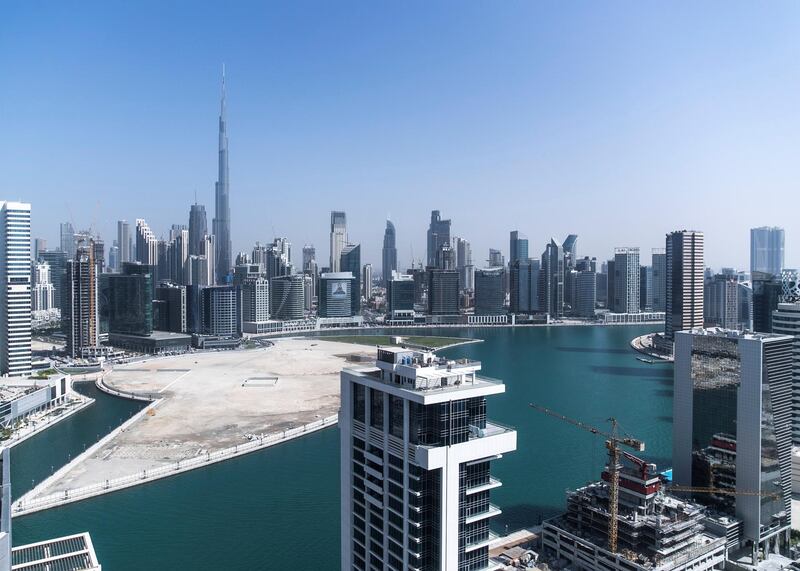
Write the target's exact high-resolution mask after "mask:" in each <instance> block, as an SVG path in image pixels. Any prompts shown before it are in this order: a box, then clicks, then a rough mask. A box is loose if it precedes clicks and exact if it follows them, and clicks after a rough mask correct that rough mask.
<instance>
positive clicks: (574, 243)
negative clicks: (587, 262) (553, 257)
mask: <svg viewBox="0 0 800 571" xmlns="http://www.w3.org/2000/svg"><path fill="white" fill-rule="evenodd" d="M561 248H562V250H563V251H564V267H565V268H574V267H575V262H576V260H577V259H578V235H577V234H570V235H569V236H567V237H566V238H565V239H564V243H563V244H562V245H561Z"/></svg>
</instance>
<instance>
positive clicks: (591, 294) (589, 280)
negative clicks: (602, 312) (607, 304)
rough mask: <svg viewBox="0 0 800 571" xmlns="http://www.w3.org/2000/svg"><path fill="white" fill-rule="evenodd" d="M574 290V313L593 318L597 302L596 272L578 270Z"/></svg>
mask: <svg viewBox="0 0 800 571" xmlns="http://www.w3.org/2000/svg"><path fill="white" fill-rule="evenodd" d="M575 290H576V293H575V298H576V299H575V308H574V310H575V314H576V315H579V316H581V317H588V318H594V316H595V305H596V304H597V274H596V273H595V272H593V271H592V270H583V271H581V272H578V275H577V278H576V279H575Z"/></svg>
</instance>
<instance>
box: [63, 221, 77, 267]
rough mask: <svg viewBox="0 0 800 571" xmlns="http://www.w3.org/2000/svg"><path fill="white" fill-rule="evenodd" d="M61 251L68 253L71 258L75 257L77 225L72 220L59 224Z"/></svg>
mask: <svg viewBox="0 0 800 571" xmlns="http://www.w3.org/2000/svg"><path fill="white" fill-rule="evenodd" d="M59 234H60V236H59V237H60V243H61V251H62V252H64V253H66V254H67V257H68V258H69V259H72V258H74V257H75V248H76V244H75V227H74V226H73V225H72V223H71V222H62V223H61V224H60V226H59Z"/></svg>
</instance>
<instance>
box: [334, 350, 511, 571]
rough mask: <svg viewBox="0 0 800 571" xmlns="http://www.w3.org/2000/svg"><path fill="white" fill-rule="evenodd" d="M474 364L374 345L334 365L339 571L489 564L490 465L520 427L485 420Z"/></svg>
mask: <svg viewBox="0 0 800 571" xmlns="http://www.w3.org/2000/svg"><path fill="white" fill-rule="evenodd" d="M480 366H481V365H480V363H479V362H476V361H466V360H465V362H463V363H459V364H458V366H448V365H447V361H446V359H444V358H440V357H438V356H437V355H436V354H434V353H431V352H423V351H415V350H412V349H405V348H402V347H398V346H389V347H379V348H378V354H377V360H376V361H375V366H374V367H370V368H367V367H364V366H363V364H362V366H360V367H358V368H352V369H351V368H346V369H344V370H343V371H342V373H341V402H342V406H341V409H340V411H339V428H340V438H341V440H340V446H341V448H340V453H341V461H340V466H341V468H340V469H341V476H340V486H341V494H340V497H341V525H340V527H341V558H342V559H341V569H347V570H348V571H351V570H358V571H366V570H367V569H430V570H434V569H436V570H442V571H456V570H458V569H464V570H466V569H476V570H477V569H490V568H491V567H489V547H488V544H489V541H490V539H491V538H492V535H490V531H489V521H490V519H491V518H492V517H493V516H495V515H498V514H500V513H501V512H500V510H499V509H498V508H497V507H495V506H494V505H492V504H491V503H490V495H491V489H493V488H496V487H498V486H500V485H501V484H500V482H499V481H498V480H497V479H495V478H492V477H491V463H492V462H493V461H495V460H496V459H497V458H500V456H501V455H502V454H505V453H508V452H513V451H514V450H515V449H516V445H517V434H516V432H515V431H514V430H513V429H510V428H506V427H504V426H500V425H497V424H494V423H492V422H491V421H489V420H487V418H486V401H487V397H489V396H491V395H495V394H500V393H502V392H504V389H505V387H504V385H503V384H502V383H501V382H498V381H489V380H487V379H484V378H482V377H480V376H479V374H478V372H479V371H480Z"/></svg>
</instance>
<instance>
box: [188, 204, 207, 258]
mask: <svg viewBox="0 0 800 571" xmlns="http://www.w3.org/2000/svg"><path fill="white" fill-rule="evenodd" d="M206 234H208V221H207V219H206V207H205V206H203V205H202V204H197V203H196V202H195V203H194V204H192V205H191V207H189V255H190V256H199V255H200V250H201V248H202V246H201V243H202V241H203V239H204V238H205V236H206Z"/></svg>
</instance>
